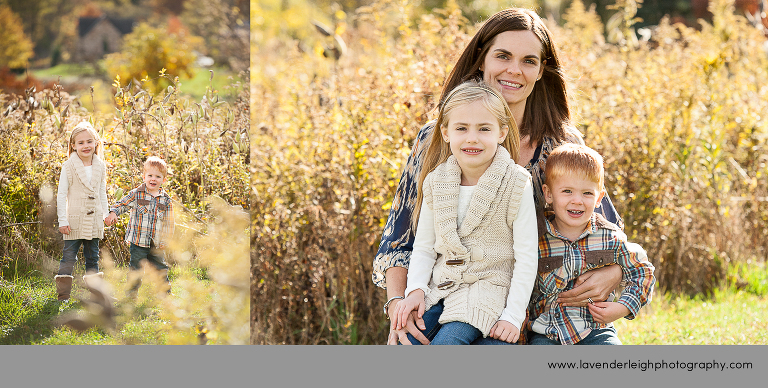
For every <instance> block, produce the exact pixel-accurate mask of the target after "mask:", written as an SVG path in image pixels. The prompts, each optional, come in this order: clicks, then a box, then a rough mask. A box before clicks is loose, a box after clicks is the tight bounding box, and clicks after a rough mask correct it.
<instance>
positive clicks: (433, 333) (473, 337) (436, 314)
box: [408, 300, 514, 345]
mask: <svg viewBox="0 0 768 388" xmlns="http://www.w3.org/2000/svg"><path fill="white" fill-rule="evenodd" d="M442 313H443V301H442V300H441V301H439V302H437V304H435V305H434V306H432V307H431V308H430V309H429V310H427V311H426V312H424V315H423V316H422V317H421V318H422V319H424V325H425V326H426V327H427V328H426V330H421V332H422V334H424V336H425V337H427V339H428V340H429V341H430V345H514V344H510V343H509V342H504V341H501V340H497V339H495V338H491V337H486V338H483V334H482V333H481V332H480V330H478V329H477V328H475V327H474V326H472V325H470V324H467V323H464V322H448V323H446V324H444V325H441V324H440V322H438V321H439V320H440V315H441V314H442ZM408 340H409V341H411V344H413V345H421V342H419V341H418V340H417V339H416V338H415V337H413V336H412V335H411V334H410V333H409V334H408Z"/></svg>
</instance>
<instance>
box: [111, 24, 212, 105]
mask: <svg viewBox="0 0 768 388" xmlns="http://www.w3.org/2000/svg"><path fill="white" fill-rule="evenodd" d="M185 31H186V30H184V29H176V30H175V31H173V32H171V31H168V30H167V29H163V28H156V27H152V26H150V25H149V24H147V23H140V24H139V25H138V26H136V28H134V30H133V32H131V33H130V34H128V35H126V36H125V39H124V40H123V48H122V50H121V51H120V52H117V53H112V54H109V55H107V56H106V58H105V64H106V68H107V71H108V72H109V74H111V75H119V76H120V78H121V79H123V80H126V81H128V80H134V79H135V80H137V81H141V82H143V83H145V86H147V87H149V88H151V89H152V90H154V91H158V90H160V89H161V88H163V87H165V86H167V85H168V80H167V79H166V78H163V77H160V78H158V74H160V73H161V71H162V70H163V69H165V71H164V72H163V73H164V74H167V75H168V76H169V77H170V78H174V77H176V76H186V77H192V76H193V75H194V66H193V65H194V62H195V59H196V55H195V53H194V51H195V50H198V49H199V47H200V46H201V45H202V39H200V38H199V37H196V36H192V35H190V34H188V33H186V32H185Z"/></svg>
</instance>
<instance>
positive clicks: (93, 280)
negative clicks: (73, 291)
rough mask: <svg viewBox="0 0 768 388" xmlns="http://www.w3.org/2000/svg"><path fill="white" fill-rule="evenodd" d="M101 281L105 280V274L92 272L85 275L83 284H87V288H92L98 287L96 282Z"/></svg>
mask: <svg viewBox="0 0 768 388" xmlns="http://www.w3.org/2000/svg"><path fill="white" fill-rule="evenodd" d="M96 278H98V280H96ZM101 279H104V272H91V273H88V274H85V275H83V283H85V287H86V288H92V287H94V286H96V284H97V283H96V282H98V281H100V280H101ZM88 282H90V283H88Z"/></svg>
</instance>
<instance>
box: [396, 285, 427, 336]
mask: <svg viewBox="0 0 768 388" xmlns="http://www.w3.org/2000/svg"><path fill="white" fill-rule="evenodd" d="M425 308H426V304H425V303H424V290H414V291H412V292H411V293H410V294H408V296H407V297H406V298H405V299H403V300H402V301H400V303H398V304H397V307H396V308H395V315H394V316H391V315H390V317H391V318H393V319H394V320H395V325H394V328H395V330H400V329H403V328H405V327H406V323H407V322H408V316H409V315H411V312H412V311H416V312H417V314H416V318H421V317H422V316H423V315H424V310H425Z"/></svg>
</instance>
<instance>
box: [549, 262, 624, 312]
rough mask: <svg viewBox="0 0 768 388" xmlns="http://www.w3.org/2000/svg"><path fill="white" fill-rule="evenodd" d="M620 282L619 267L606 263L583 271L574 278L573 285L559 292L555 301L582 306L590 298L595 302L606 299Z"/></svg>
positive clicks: (566, 304)
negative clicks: (600, 266) (603, 265)
mask: <svg viewBox="0 0 768 388" xmlns="http://www.w3.org/2000/svg"><path fill="white" fill-rule="evenodd" d="M619 283H621V267H620V266H618V265H607V266H605V267H602V268H598V269H593V270H591V271H587V272H586V273H583V274H582V275H581V276H579V277H578V278H577V279H576V284H575V286H574V287H573V288H572V289H570V290H568V291H566V292H563V293H562V294H560V296H559V297H558V298H557V303H560V304H561V305H563V306H578V307H584V306H586V305H587V303H588V302H589V299H590V298H591V299H592V300H593V301H595V302H598V301H600V302H602V301H605V300H606V299H608V296H609V295H611V292H612V291H613V290H615V289H616V287H618V285H619Z"/></svg>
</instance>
